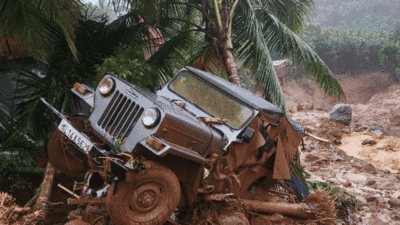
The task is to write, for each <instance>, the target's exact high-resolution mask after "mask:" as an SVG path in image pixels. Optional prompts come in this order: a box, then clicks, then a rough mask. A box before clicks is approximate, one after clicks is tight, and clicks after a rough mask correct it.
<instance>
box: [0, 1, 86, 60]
mask: <svg viewBox="0 0 400 225" xmlns="http://www.w3.org/2000/svg"><path fill="white" fill-rule="evenodd" d="M79 5H80V1H78V0H68V1H45V0H38V1H33V0H28V1H27V0H3V1H0V30H1V31H4V32H6V33H8V34H9V35H16V36H18V37H20V38H21V39H22V40H23V41H24V42H25V45H26V47H27V48H28V49H29V50H30V54H31V55H33V56H34V57H35V58H36V59H39V60H43V58H48V57H49V56H50V55H51V53H52V52H53V50H54V49H53V46H54V44H55V43H56V42H58V41H59V40H61V39H64V40H66V41H67V43H68V47H69V49H70V50H71V51H72V52H73V53H74V54H75V53H76V52H75V45H74V30H73V26H71V24H74V23H76V21H77V19H78V17H79V13H80V12H79V10H78V9H79ZM75 56H76V55H75Z"/></svg>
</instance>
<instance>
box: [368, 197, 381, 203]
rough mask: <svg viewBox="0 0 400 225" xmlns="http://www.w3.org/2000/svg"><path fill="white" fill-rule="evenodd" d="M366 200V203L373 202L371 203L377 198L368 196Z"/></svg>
mask: <svg viewBox="0 0 400 225" xmlns="http://www.w3.org/2000/svg"><path fill="white" fill-rule="evenodd" d="M366 199H367V202H373V201H375V200H377V199H378V198H377V197H375V196H368V197H367V198H366Z"/></svg>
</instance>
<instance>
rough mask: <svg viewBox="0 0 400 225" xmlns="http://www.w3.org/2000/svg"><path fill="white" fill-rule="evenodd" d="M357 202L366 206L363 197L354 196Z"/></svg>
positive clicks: (365, 200)
mask: <svg viewBox="0 0 400 225" xmlns="http://www.w3.org/2000/svg"><path fill="white" fill-rule="evenodd" d="M354 197H355V198H356V199H357V200H358V201H360V202H361V203H363V204H367V199H365V198H364V197H362V196H359V195H356V196H354Z"/></svg>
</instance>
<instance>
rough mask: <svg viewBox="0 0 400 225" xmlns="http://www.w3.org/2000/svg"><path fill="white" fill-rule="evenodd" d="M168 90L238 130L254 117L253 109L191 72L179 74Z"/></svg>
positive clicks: (186, 71)
mask: <svg viewBox="0 0 400 225" xmlns="http://www.w3.org/2000/svg"><path fill="white" fill-rule="evenodd" d="M168 89H169V90H170V91H171V92H173V93H175V94H177V95H178V96H180V97H181V98H183V99H184V100H186V101H188V102H189V103H191V104H193V105H194V106H196V107H197V108H199V109H200V110H202V111H204V112H205V113H207V114H209V115H210V116H212V117H217V118H222V119H226V121H224V124H226V125H227V126H229V127H230V128H232V129H234V130H240V129H242V128H243V126H244V125H245V124H247V123H248V122H249V121H250V120H251V119H252V118H253V116H254V113H255V112H254V109H253V108H252V107H251V106H248V105H247V104H246V103H244V102H242V101H240V100H239V99H236V98H234V97H233V96H231V95H229V94H228V93H226V92H224V91H223V90H220V88H218V87H216V86H214V85H212V84H211V83H209V82H207V81H205V80H203V79H201V78H200V77H198V76H196V74H193V73H192V72H191V71H188V70H183V71H181V72H179V73H178V74H177V75H176V76H175V77H174V78H173V79H172V80H171V81H170V82H169V84H168Z"/></svg>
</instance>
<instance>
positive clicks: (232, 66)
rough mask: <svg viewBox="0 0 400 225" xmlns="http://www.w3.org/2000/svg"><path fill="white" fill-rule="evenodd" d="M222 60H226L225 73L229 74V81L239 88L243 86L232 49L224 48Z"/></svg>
mask: <svg viewBox="0 0 400 225" xmlns="http://www.w3.org/2000/svg"><path fill="white" fill-rule="evenodd" d="M222 58H223V60H224V66H225V71H226V73H227V74H228V79H229V81H230V82H232V83H234V84H236V85H238V86H241V85H242V82H241V81H240V77H239V73H238V71H237V66H236V62H235V60H234V59H233V54H232V49H227V48H223V49H222Z"/></svg>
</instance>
